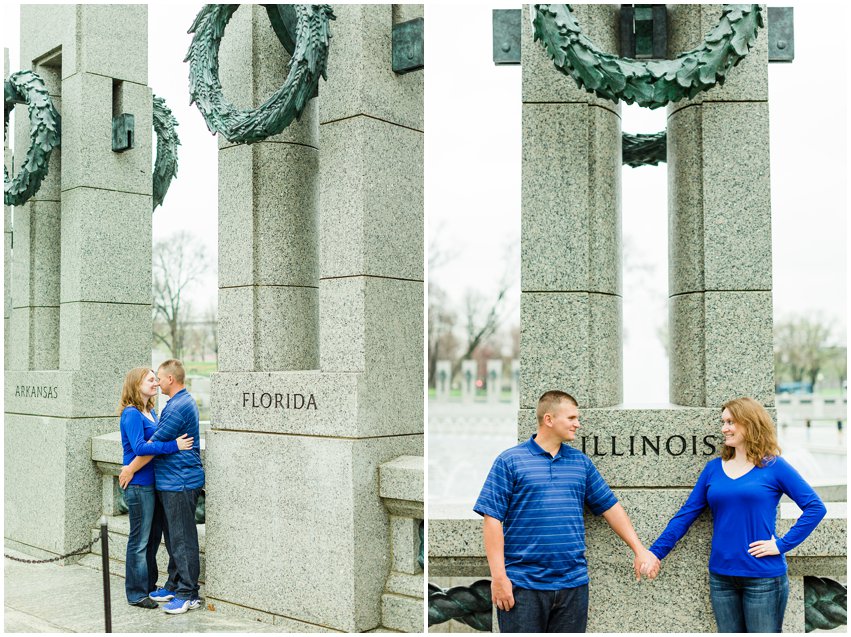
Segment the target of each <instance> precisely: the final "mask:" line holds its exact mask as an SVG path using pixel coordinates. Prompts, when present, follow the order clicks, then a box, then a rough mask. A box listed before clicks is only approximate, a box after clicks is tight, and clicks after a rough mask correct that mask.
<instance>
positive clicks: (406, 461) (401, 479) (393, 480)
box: [379, 456, 425, 502]
mask: <svg viewBox="0 0 851 637" xmlns="http://www.w3.org/2000/svg"><path fill="white" fill-rule="evenodd" d="M379 477H380V482H379V492H380V494H381V497H382V498H395V499H397V500H412V501H414V502H423V496H424V493H425V492H424V491H423V457H422V456H402V457H400V458H396V459H394V460H392V461H390V462H385V463H384V464H383V465H381V467H379Z"/></svg>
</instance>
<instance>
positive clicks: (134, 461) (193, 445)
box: [118, 359, 204, 615]
mask: <svg viewBox="0 0 851 637" xmlns="http://www.w3.org/2000/svg"><path fill="white" fill-rule="evenodd" d="M185 380H186V373H185V371H184V369H183V365H182V364H181V362H180V361H178V360H174V359H171V360H167V361H165V362H164V363H163V364H162V365H160V367H159V369H158V370H157V372H156V373H154V371H153V370H151V369H148V368H147V367H137V368H135V369H131V370H130V371H129V372H127V376H126V377H125V378H124V387H123V389H122V391H121V402H120V404H119V411H120V413H121V443H122V446H123V448H124V459H123V464H124V465H125V466H124V467H123V468H122V470H121V474H120V475H119V477H118V481H119V483H120V484H121V487H122V488H123V489H124V499H125V500H126V502H127V508H128V509H129V511H128V512H129V517H130V535H129V537H128V539H127V560H126V581H125V589H126V593H127V601H128V602H129V603H130V604H131V605H133V606H139V607H141V608H157V607H158V604H157V602H167V603H166V604H165V605H164V606H163V610H164V611H165V612H166V613H169V614H172V615H176V614H180V613H185V612H186V611H188V610H190V609H195V608H198V607H200V606H201V598H200V597H199V594H198V576H199V571H200V564H201V562H200V555H199V549H198V529H197V528H196V526H195V507H196V506H197V504H198V497H199V496H200V495H201V489H202V487H203V486H204V468H203V466H202V465H201V443H200V441H201V437H200V431H199V422H198V407H197V405H196V404H195V400H194V399H193V398H192V396H190V395H189V392H187V391H186V388H185V387H184V382H185ZM157 390H161V391H162V393H163V394H165V395H166V396H168V397H169V400H168V402H167V403H166V405H165V407H163V410H162V414H161V415H160V416H159V418H157V413H156V410H155V409H154V408H155V406H156V398H157ZM163 537H164V538H165V546H166V551H167V552H168V581H166V583H165V585H164V586H163V587H158V586H157V574H158V573H157V549H159V546H160V540H161V539H162V538H163Z"/></svg>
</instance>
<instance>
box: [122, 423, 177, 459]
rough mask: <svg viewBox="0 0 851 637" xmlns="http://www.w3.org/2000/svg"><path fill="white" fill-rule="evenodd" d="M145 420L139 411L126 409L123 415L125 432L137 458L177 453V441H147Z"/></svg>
mask: <svg viewBox="0 0 851 637" xmlns="http://www.w3.org/2000/svg"><path fill="white" fill-rule="evenodd" d="M143 418H144V416H143V415H142V414H141V412H140V411H139V410H138V409H125V410H124V411H123V412H122V413H121V420H122V421H125V431H126V432H127V439H128V440H129V442H130V448H131V449H132V450H133V453H134V454H136V455H137V456H158V455H161V454H168V453H176V452H177V451H178V446H177V441H175V440H170V441H168V442H147V441H146V440H145V425H144V421H143V420H142V419H143ZM142 466H144V465H142ZM140 468H141V467H140Z"/></svg>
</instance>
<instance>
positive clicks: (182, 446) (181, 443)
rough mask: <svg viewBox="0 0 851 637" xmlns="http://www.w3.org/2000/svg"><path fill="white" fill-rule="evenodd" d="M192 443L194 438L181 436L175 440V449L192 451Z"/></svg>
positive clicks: (187, 435)
mask: <svg viewBox="0 0 851 637" xmlns="http://www.w3.org/2000/svg"><path fill="white" fill-rule="evenodd" d="M193 442H195V438H190V437H189V434H183V435H182V436H181V437H180V438H178V439H177V448H178V449H179V450H180V451H187V450H188V449H192V443H193ZM119 480H120V478H119Z"/></svg>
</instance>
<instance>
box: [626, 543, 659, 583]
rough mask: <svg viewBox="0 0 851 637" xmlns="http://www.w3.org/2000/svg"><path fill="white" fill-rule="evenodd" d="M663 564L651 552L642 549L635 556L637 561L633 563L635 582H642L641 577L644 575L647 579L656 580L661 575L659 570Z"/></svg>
mask: <svg viewBox="0 0 851 637" xmlns="http://www.w3.org/2000/svg"><path fill="white" fill-rule="evenodd" d="M661 565H662V562H660V561H659V558H658V557H656V556H655V555H654V554H653V553H652V552H651V551H649V550H647V549H645V548H642V549H640V550H639V551H638V552H637V553H636V554H635V559H634V560H633V562H632V568H633V570H634V571H635V581H636V582H640V581H641V576H642V575H644V576H645V577H646V578H647V579H656V576H657V575H659V568H660V567H661Z"/></svg>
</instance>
